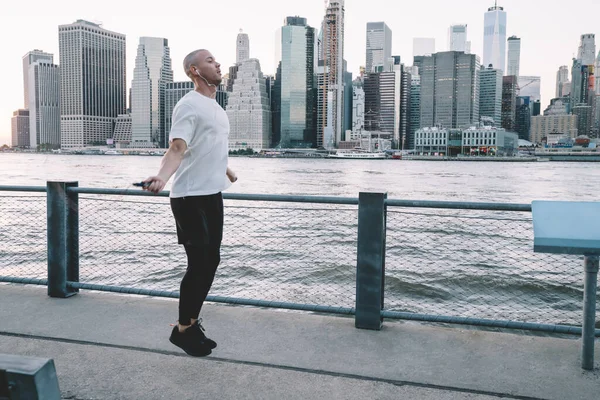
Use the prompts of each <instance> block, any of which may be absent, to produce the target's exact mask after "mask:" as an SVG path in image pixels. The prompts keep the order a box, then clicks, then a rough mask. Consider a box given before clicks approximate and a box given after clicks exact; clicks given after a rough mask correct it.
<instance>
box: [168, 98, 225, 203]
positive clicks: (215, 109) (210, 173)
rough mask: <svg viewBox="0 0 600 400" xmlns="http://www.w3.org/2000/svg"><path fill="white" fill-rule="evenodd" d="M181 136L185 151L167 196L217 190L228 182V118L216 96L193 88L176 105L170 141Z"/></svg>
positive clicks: (216, 191)
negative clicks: (185, 144) (205, 94)
mask: <svg viewBox="0 0 600 400" xmlns="http://www.w3.org/2000/svg"><path fill="white" fill-rule="evenodd" d="M174 139H183V140H184V141H185V142H186V143H187V150H186V152H185V154H184V155H183V159H182V160H181V165H180V166H179V168H178V169H177V172H176V173H175V178H174V179H173V185H172V187H171V194H170V197H175V198H176V197H187V196H205V195H210V194H215V193H219V192H221V191H223V190H225V189H227V188H228V187H229V186H231V182H229V179H228V178H227V176H226V172H227V157H228V154H229V119H228V118H227V113H226V112H225V110H223V108H222V107H221V106H220V105H219V104H218V103H217V102H216V100H215V99H211V98H209V97H206V96H204V95H202V94H200V93H198V92H196V91H195V90H192V91H191V92H189V93H188V94H186V95H185V96H183V98H182V99H181V100H179V102H178V103H177V105H176V106H175V109H174V110H173V123H172V126H171V133H170V135H169V141H173V140H174Z"/></svg>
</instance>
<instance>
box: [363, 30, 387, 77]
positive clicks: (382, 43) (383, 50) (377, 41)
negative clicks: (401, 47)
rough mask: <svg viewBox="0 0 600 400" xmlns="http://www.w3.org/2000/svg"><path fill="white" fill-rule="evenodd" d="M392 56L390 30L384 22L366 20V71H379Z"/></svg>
mask: <svg viewBox="0 0 600 400" xmlns="http://www.w3.org/2000/svg"><path fill="white" fill-rule="evenodd" d="M391 57H392V30H391V29H390V28H389V27H388V26H387V25H386V24H385V22H367V62H366V64H365V65H366V72H367V73H369V72H381V71H383V69H385V66H386V63H387V62H388V60H389V59H390V58H391Z"/></svg>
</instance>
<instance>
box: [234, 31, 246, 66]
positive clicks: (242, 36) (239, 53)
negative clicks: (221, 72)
mask: <svg viewBox="0 0 600 400" xmlns="http://www.w3.org/2000/svg"><path fill="white" fill-rule="evenodd" d="M235 54H236V56H235V63H236V64H241V63H243V62H244V61H246V60H247V59H249V58H250V38H249V37H248V34H247V33H243V32H242V31H241V30H240V33H238V35H237V42H236V47H235Z"/></svg>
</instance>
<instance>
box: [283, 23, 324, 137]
mask: <svg viewBox="0 0 600 400" xmlns="http://www.w3.org/2000/svg"><path fill="white" fill-rule="evenodd" d="M280 40H281V71H280V76H278V77H277V80H278V84H279V85H280V86H277V90H278V91H280V92H279V93H278V96H279V95H280V96H281V97H280V98H279V101H280V102H281V106H280V108H279V111H280V112H281V114H280V118H281V119H280V124H281V125H280V130H279V133H280V143H277V144H280V145H281V146H282V147H314V146H316V118H315V110H316V103H315V101H316V88H315V84H314V61H315V54H314V49H315V30H314V29H313V28H311V27H310V26H308V25H307V24H306V18H300V17H287V18H286V20H285V26H283V27H282V28H281V38H280Z"/></svg>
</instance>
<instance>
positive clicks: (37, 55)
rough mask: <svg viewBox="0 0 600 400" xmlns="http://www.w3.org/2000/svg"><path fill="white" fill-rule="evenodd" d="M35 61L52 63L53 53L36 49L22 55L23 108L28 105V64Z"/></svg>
mask: <svg viewBox="0 0 600 400" xmlns="http://www.w3.org/2000/svg"><path fill="white" fill-rule="evenodd" d="M35 62H43V63H46V64H54V55H53V54H51V53H46V52H45V51H42V50H37V49H36V50H32V51H29V52H27V54H25V55H24V56H23V94H24V96H23V98H24V102H23V104H24V106H25V108H27V107H29V66H30V65H31V64H33V63H35Z"/></svg>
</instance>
